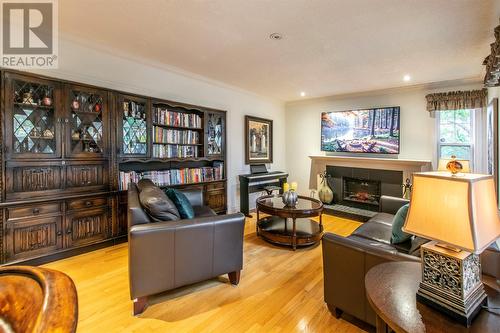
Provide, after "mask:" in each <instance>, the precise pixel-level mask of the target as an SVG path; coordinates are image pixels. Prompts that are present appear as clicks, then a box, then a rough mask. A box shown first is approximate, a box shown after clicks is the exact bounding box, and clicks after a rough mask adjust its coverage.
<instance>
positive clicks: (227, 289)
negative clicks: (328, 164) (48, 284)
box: [44, 215, 366, 333]
mask: <svg viewBox="0 0 500 333" xmlns="http://www.w3.org/2000/svg"><path fill="white" fill-rule="evenodd" d="M323 223H324V226H325V230H326V231H331V232H335V233H337V234H340V235H343V236H346V235H349V234H350V233H351V232H352V231H353V230H355V229H356V228H357V227H358V226H359V225H360V223H358V222H354V221H350V220H346V219H340V218H335V217H331V216H327V215H324V217H323ZM322 266H323V265H322V257H321V246H316V247H314V248H305V249H298V250H297V251H295V252H293V251H291V250H290V249H289V248H282V247H276V246H272V245H270V244H268V243H266V242H264V241H263V240H261V239H259V238H258V237H257V236H256V235H255V220H254V219H253V218H250V219H247V223H246V226H245V242H244V267H243V271H242V274H241V280H240V284H239V285H238V286H236V287H234V286H231V285H230V284H229V283H228V279H227V275H225V276H221V277H219V278H218V279H214V280H209V281H206V282H202V283H198V284H195V285H192V286H188V287H185V288H180V289H177V290H174V291H171V292H166V293H163V294H161V295H158V296H156V297H154V298H152V299H151V300H150V304H151V305H150V306H149V308H148V309H147V310H146V311H145V312H144V313H143V314H142V315H141V316H140V317H133V316H132V301H131V300H130V299H129V289H128V273H127V244H126V243H125V244H121V245H117V246H113V247H109V248H105V249H101V250H97V251H94V252H91V253H87V254H83V255H80V256H77V257H72V258H68V259H64V260H60V261H57V262H53V263H50V264H47V265H45V266H44V267H48V268H53V269H57V270H60V271H62V272H65V273H66V274H68V275H69V276H70V277H71V278H72V279H73V280H74V282H75V284H76V288H77V291H78V300H79V321H78V332H106V333H108V332H345V333H349V332H364V331H363V330H362V329H361V328H359V327H357V326H355V325H353V324H351V323H350V322H348V321H346V320H345V319H335V317H333V316H332V315H331V314H330V312H329V311H328V309H327V307H326V305H325V303H324V302H323V273H322ZM365 329H366V327H365Z"/></svg>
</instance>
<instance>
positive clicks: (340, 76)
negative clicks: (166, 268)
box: [59, 0, 500, 101]
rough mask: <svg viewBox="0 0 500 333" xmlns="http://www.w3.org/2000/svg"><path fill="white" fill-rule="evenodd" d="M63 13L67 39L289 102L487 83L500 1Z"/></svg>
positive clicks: (198, 4)
mask: <svg viewBox="0 0 500 333" xmlns="http://www.w3.org/2000/svg"><path fill="white" fill-rule="evenodd" d="M59 11H60V14H59V17H60V20H59V22H60V23H59V24H60V32H61V33H62V34H63V35H70V36H73V37H76V38H78V39H83V40H85V42H86V43H88V44H90V45H94V46H96V47H97V46H98V47H105V48H108V49H111V50H114V51H115V52H120V53H122V54H123V55H125V56H130V57H140V58H141V59H144V61H145V62H147V61H148V60H149V61H151V62H160V63H163V64H166V65H169V66H174V67H178V68H180V69H182V70H184V71H188V72H192V73H195V74H198V75H202V76H205V77H208V78H210V79H214V80H218V81H222V82H224V83H226V84H230V85H234V86H237V87H240V88H243V89H246V90H249V91H253V92H256V93H258V94H262V95H265V96H270V97H273V98H279V99H281V100H285V101H290V100H295V99H300V98H301V97H300V96H299V93H300V92H301V91H305V92H306V93H307V96H306V97H319V96H325V95H334V94H341V93H349V92H360V91H367V90H375V89H383V88H390V87H398V86H403V85H406V84H419V83H429V82H437V81H444V80H454V79H464V78H478V77H480V76H482V75H483V74H482V73H483V66H482V65H481V64H482V61H483V59H484V57H485V56H486V55H487V54H488V53H489V43H491V42H492V41H493V28H494V26H496V25H497V24H498V18H499V16H500V1H498V0H474V1H473V0H171V1H168V0H164V1H162V0H142V1H139V0H63V1H59ZM273 32H279V33H281V34H283V36H284V38H283V39H282V40H279V41H274V40H271V39H270V38H269V34H270V33H273ZM407 73H408V74H410V75H411V77H412V80H411V82H410V83H405V82H403V80H402V78H403V75H404V74H407Z"/></svg>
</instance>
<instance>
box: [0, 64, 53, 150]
mask: <svg viewBox="0 0 500 333" xmlns="http://www.w3.org/2000/svg"><path fill="white" fill-rule="evenodd" d="M3 83H4V84H3V87H4V94H3V96H4V104H3V105H4V109H3V114H4V115H5V118H4V127H3V140H4V142H5V149H4V152H5V157H7V158H9V159H32V158H43V159H52V158H60V157H61V154H62V133H61V132H62V122H61V117H62V110H61V104H60V102H61V85H60V83H58V82H57V81H52V80H46V79H42V78H38V77H34V76H28V75H21V74H16V73H5V74H4V77H3Z"/></svg>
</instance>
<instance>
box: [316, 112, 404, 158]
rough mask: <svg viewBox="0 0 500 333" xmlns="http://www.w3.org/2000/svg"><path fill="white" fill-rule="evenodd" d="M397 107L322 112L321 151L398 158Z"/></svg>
mask: <svg viewBox="0 0 500 333" xmlns="http://www.w3.org/2000/svg"><path fill="white" fill-rule="evenodd" d="M399 111H400V110H399V106H392V107H385V108H376V109H363V110H350V111H333V112H323V113H322V114H321V150H322V151H327V152H345V153H376V154H399V138H400V124H401V120H400V112H399Z"/></svg>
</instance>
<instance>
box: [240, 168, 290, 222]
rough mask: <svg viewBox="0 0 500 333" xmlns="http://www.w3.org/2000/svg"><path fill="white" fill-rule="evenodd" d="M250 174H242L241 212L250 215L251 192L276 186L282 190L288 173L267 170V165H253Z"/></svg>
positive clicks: (262, 190)
mask: <svg viewBox="0 0 500 333" xmlns="http://www.w3.org/2000/svg"><path fill="white" fill-rule="evenodd" d="M250 171H251V173H250V174H247V175H240V176H239V178H240V212H242V213H243V214H245V215H246V216H250V211H249V210H250V208H249V202H248V201H249V194H250V193H255V192H264V191H265V190H266V188H268V187H271V186H276V187H279V188H280V193H281V192H282V190H281V189H282V188H283V184H284V183H286V181H287V178H288V173H286V172H283V171H271V172H269V171H267V170H266V167H265V165H251V166H250Z"/></svg>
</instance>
